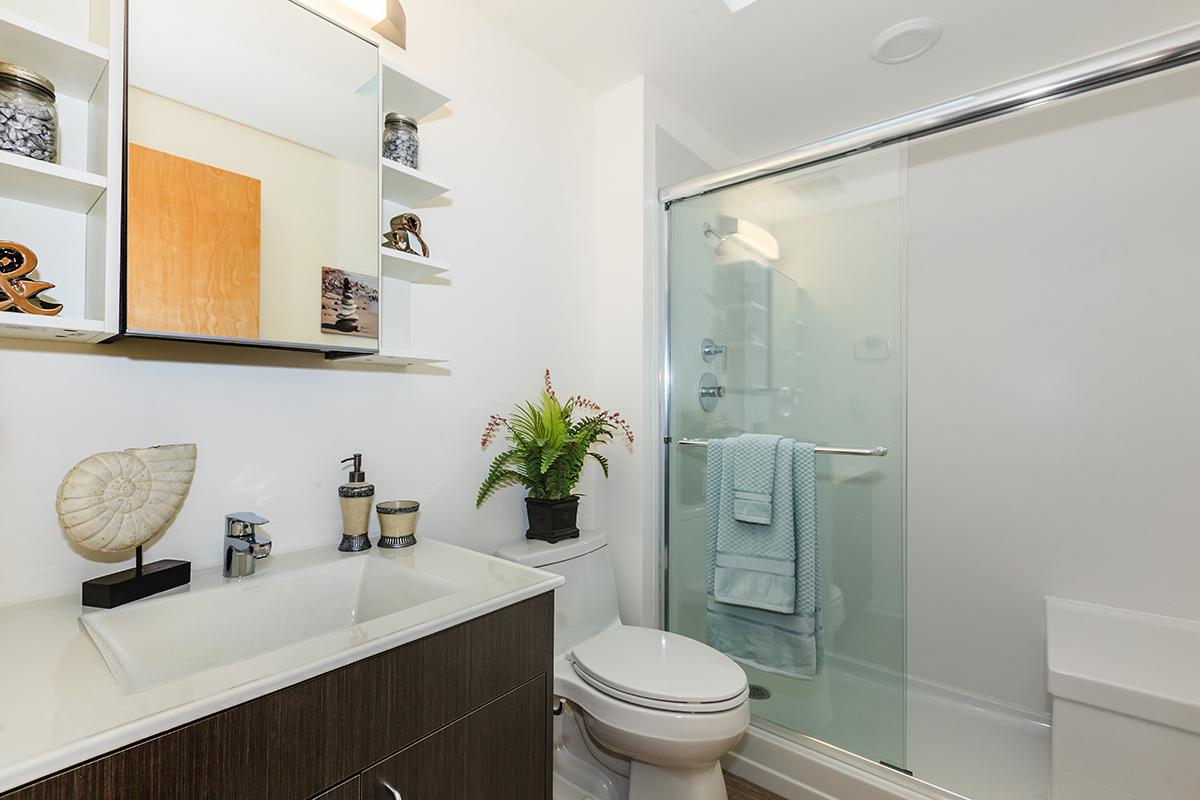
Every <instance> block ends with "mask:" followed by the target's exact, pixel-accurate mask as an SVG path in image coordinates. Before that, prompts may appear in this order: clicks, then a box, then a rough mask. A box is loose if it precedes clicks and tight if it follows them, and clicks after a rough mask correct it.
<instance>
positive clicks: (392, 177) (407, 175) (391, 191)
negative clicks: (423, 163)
mask: <svg viewBox="0 0 1200 800" xmlns="http://www.w3.org/2000/svg"><path fill="white" fill-rule="evenodd" d="M381 124H382V123H381ZM379 164H380V167H381V168H382V169H383V199H384V200H387V201H389V202H392V203H398V204H399V205H402V206H407V207H408V208H415V207H417V206H420V205H423V204H425V203H428V202H429V201H430V200H433V199H434V198H436V197H441V196H442V195H444V194H446V193H447V192H449V191H450V187H449V186H447V185H446V184H444V183H442V182H440V181H437V180H434V179H433V178H432V177H430V176H429V175H427V174H426V173H425V172H424V171H418V170H415V169H410V168H408V167H406V166H404V165H403V164H397V163H396V162H395V161H392V160H391V159H387V158H380V159H379Z"/></svg>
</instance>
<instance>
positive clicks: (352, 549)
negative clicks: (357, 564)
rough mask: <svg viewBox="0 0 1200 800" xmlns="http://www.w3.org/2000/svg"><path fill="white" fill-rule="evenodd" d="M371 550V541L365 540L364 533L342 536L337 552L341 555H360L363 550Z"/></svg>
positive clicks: (344, 534)
mask: <svg viewBox="0 0 1200 800" xmlns="http://www.w3.org/2000/svg"><path fill="white" fill-rule="evenodd" d="M370 549H371V540H370V539H368V538H367V535H366V534H365V533H358V534H354V535H351V534H348V533H343V534H342V541H341V544H339V545H338V550H341V551H342V552H343V553H361V552H362V551H363V550H370Z"/></svg>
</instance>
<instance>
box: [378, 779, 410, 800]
mask: <svg viewBox="0 0 1200 800" xmlns="http://www.w3.org/2000/svg"><path fill="white" fill-rule="evenodd" d="M379 785H380V786H382V787H383V788H384V789H385V790H386V791H387V792H388V796H389V797H390V798H391V800H404V798H403V797H402V796H401V795H400V790H399V789H397V788H396V787H395V786H392V785H391V784H390V783H388V782H387V781H385V780H382V779H380V781H379Z"/></svg>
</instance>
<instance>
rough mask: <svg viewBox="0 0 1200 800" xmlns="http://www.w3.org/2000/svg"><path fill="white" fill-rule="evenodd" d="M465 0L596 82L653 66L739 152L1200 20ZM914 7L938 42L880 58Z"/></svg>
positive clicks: (1123, 4) (1097, 13) (1037, 9)
mask: <svg viewBox="0 0 1200 800" xmlns="http://www.w3.org/2000/svg"><path fill="white" fill-rule="evenodd" d="M468 2H469V3H471V4H472V5H473V6H474V7H475V8H476V9H477V10H478V11H479V12H480V13H481V14H483V15H484V16H485V17H487V18H488V19H490V20H491V21H492V22H493V23H495V24H497V25H499V26H500V27H502V28H504V29H505V30H507V31H508V32H509V33H511V34H512V35H513V36H514V37H516V38H517V39H518V40H520V41H521V42H523V43H524V44H525V45H526V46H527V47H529V48H530V49H531V50H533V51H534V52H535V53H537V54H539V55H540V56H542V57H543V58H544V59H546V60H547V61H549V62H550V63H552V64H554V65H555V66H557V67H558V68H559V69H560V70H561V71H562V72H564V73H565V74H567V75H568V76H569V77H570V78H571V79H572V80H574V81H575V82H576V83H578V84H580V85H582V86H584V87H586V88H588V89H590V90H592V91H595V92H597V93H600V92H604V91H606V90H608V89H611V88H613V87H615V86H618V85H620V84H621V83H623V82H625V81H627V80H630V79H632V78H634V77H636V76H638V75H643V74H644V75H646V76H647V78H649V80H650V81H651V82H653V83H654V84H655V85H657V86H658V87H659V88H660V89H661V90H663V91H664V92H665V93H666V94H667V95H668V96H670V97H671V98H672V99H674V100H675V102H676V103H678V104H679V105H680V106H681V107H683V108H684V109H685V110H686V111H688V112H689V113H690V114H691V115H692V116H693V117H694V118H695V119H696V121H697V122H699V123H700V124H701V125H703V126H704V127H705V128H707V129H708V131H709V132H710V133H712V134H713V135H714V136H715V137H716V138H717V139H719V140H720V141H722V142H723V143H724V144H725V145H726V147H728V148H729V149H730V150H731V151H732V152H734V153H735V154H736V155H737V156H738V157H739V159H741V160H748V159H751V158H756V157H758V156H762V155H766V154H769V153H773V152H776V151H779V150H783V149H787V148H790V147H794V146H797V145H800V144H804V143H806V142H809V141H812V140H815V139H818V138H822V137H824V136H827V135H831V134H834V133H839V132H842V131H846V130H851V129H853V128H857V127H860V126H862V125H865V124H868V123H871V122H874V121H877V120H880V119H884V118H887V117H890V116H894V115H896V114H901V113H904V112H906V111H911V110H914V109H916V108H920V107H922V106H926V105H930V104H932V103H935V102H938V101H941V100H946V99H950V98H952V97H956V96H959V95H963V94H967V93H969V92H972V91H975V90H978V89H981V88H984V87H986V86H989V85H991V84H995V83H1000V82H1003V81H1006V80H1009V79H1012V78H1016V77H1019V76H1021V75H1025V74H1028V73H1030V72H1036V71H1038V70H1041V69H1045V68H1048V67H1052V66H1055V65H1057V64H1061V63H1064V62H1067V61H1071V60H1074V59H1077V58H1081V57H1084V56H1087V55H1091V54H1093V53H1096V52H1099V51H1102V50H1106V49H1109V48H1112V47H1115V46H1118V45H1120V44H1124V43H1127V42H1131V41H1134V40H1136V39H1140V38H1143V37H1146V36H1150V35H1153V34H1155V33H1160V32H1163V31H1166V30H1170V29H1172V28H1177V27H1180V26H1182V25H1188V24H1193V23H1196V22H1200V5H1198V4H1197V2H1196V0H1142V1H1141V2H1137V3H1131V2H1130V1H1129V0H854V1H853V2H851V1H850V0H842V1H841V2H837V1H836V0H822V1H820V2H818V1H817V0H757V2H754V3H752V4H751V5H749V6H747V7H746V8H744V9H743V10H741V11H739V12H737V13H732V12H730V10H729V8H728V7H727V6H726V4H725V2H723V1H722V0H602V2H590V3H588V2H582V0H468ZM912 17H933V18H935V19H937V20H939V21H940V22H941V23H942V25H943V27H944V32H943V34H942V37H941V40H940V41H939V42H938V43H937V45H936V46H935V47H934V48H933V49H932V50H931V51H930V52H929V53H927V54H926V55H924V56H922V57H921V58H919V59H917V60H915V61H912V62H910V63H907V64H899V65H890V66H889V65H884V64H880V63H878V62H876V61H873V60H872V59H871V58H870V55H869V51H870V47H871V43H872V41H873V40H874V39H875V37H876V36H877V35H878V34H879V33H880V32H881V31H883V30H884V29H886V28H888V27H889V26H891V25H893V24H895V23H897V22H900V21H902V20H906V19H909V18H912ZM722 166H724V165H722Z"/></svg>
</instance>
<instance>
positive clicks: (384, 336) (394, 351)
mask: <svg viewBox="0 0 1200 800" xmlns="http://www.w3.org/2000/svg"><path fill="white" fill-rule="evenodd" d="M381 47H382V48H383V51H384V52H382V53H381V58H380V64H379V68H380V79H381V80H380V84H381V86H382V87H383V92H382V96H381V98H380V118H379V128H380V130H381V131H382V130H383V122H384V117H385V116H386V115H387V114H389V113H392V112H395V113H399V114H405V115H407V116H409V117H412V118H413V119H416V120H417V121H418V124H419V125H420V127H421V139H422V142H425V141H428V139H429V138H430V137H431V136H432V135H434V133H433V132H434V131H435V130H436V127H435V126H434V125H431V126H429V127H426V126H425V124H424V122H425V120H426V118H427V117H429V115H431V114H434V113H435V112H437V111H438V110H440V109H441V108H442V107H443V106H445V105H446V103H447V102H449V98H448V96H447V95H446V94H444V93H443V92H441V91H439V90H438V89H435V88H433V87H432V86H430V85H429V84H428V83H427V82H425V81H424V80H422V79H420V78H418V77H416V76H415V75H414V74H413V73H412V72H410V71H409V70H408V69H406V68H405V67H403V66H401V65H400V64H399V63H398V62H397V61H395V60H392V59H391V58H389V57H388V55H387V53H386V51H387V50H388V49H389V48H391V46H390V45H387V44H383V45H381ZM424 161H425V159H424V158H422V169H419V170H416V169H410V168H408V167H405V166H403V165H402V164H398V163H396V162H394V161H390V160H388V159H386V158H380V160H379V171H380V181H379V183H380V190H381V198H380V199H381V202H380V212H381V213H380V221H379V222H380V228H379V230H380V235H381V238H382V234H383V233H384V232H385V231H387V230H388V227H389V225H388V223H389V222H390V220H391V219H392V217H394V216H396V215H397V214H402V213H405V212H408V211H415V212H417V213H422V212H421V208H422V207H423V206H426V205H427V204H429V203H430V201H433V200H436V199H438V198H440V197H442V196H443V195H445V194H446V193H448V192H449V191H450V187H449V186H448V185H447V184H446V183H444V182H442V181H441V180H438V179H436V178H434V177H433V176H432V175H430V174H429V173H428V172H426V171H425V169H424ZM379 258H380V269H379V274H380V282H379V283H380V301H379V305H380V330H379V353H378V354H376V355H371V356H362V357H358V358H355V359H354V361H355V362H356V363H365V364H375V365H378V366H382V367H394V368H405V367H412V366H419V365H427V364H440V363H443V362H445V361H446V359H445V358H443V357H441V356H437V355H431V354H429V353H424V352H421V351H419V350H417V349H416V348H415V347H414V346H413V340H414V338H417V339H419V338H420V337H414V331H413V325H412V317H413V314H412V309H413V302H414V291H413V287H414V285H416V284H430V283H437V284H439V285H441V284H444V283H446V281H445V280H444V279H441V280H437V279H439V278H441V276H444V275H445V274H446V273H447V272H448V271H449V269H450V267H449V265H448V264H446V263H445V262H443V261H439V260H437V259H431V258H422V257H421V256H415V255H411V254H408V253H401V252H400V251H398V250H393V249H391V248H389V247H380V248H379ZM429 290H430V291H438V289H436V288H430V289H429Z"/></svg>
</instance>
